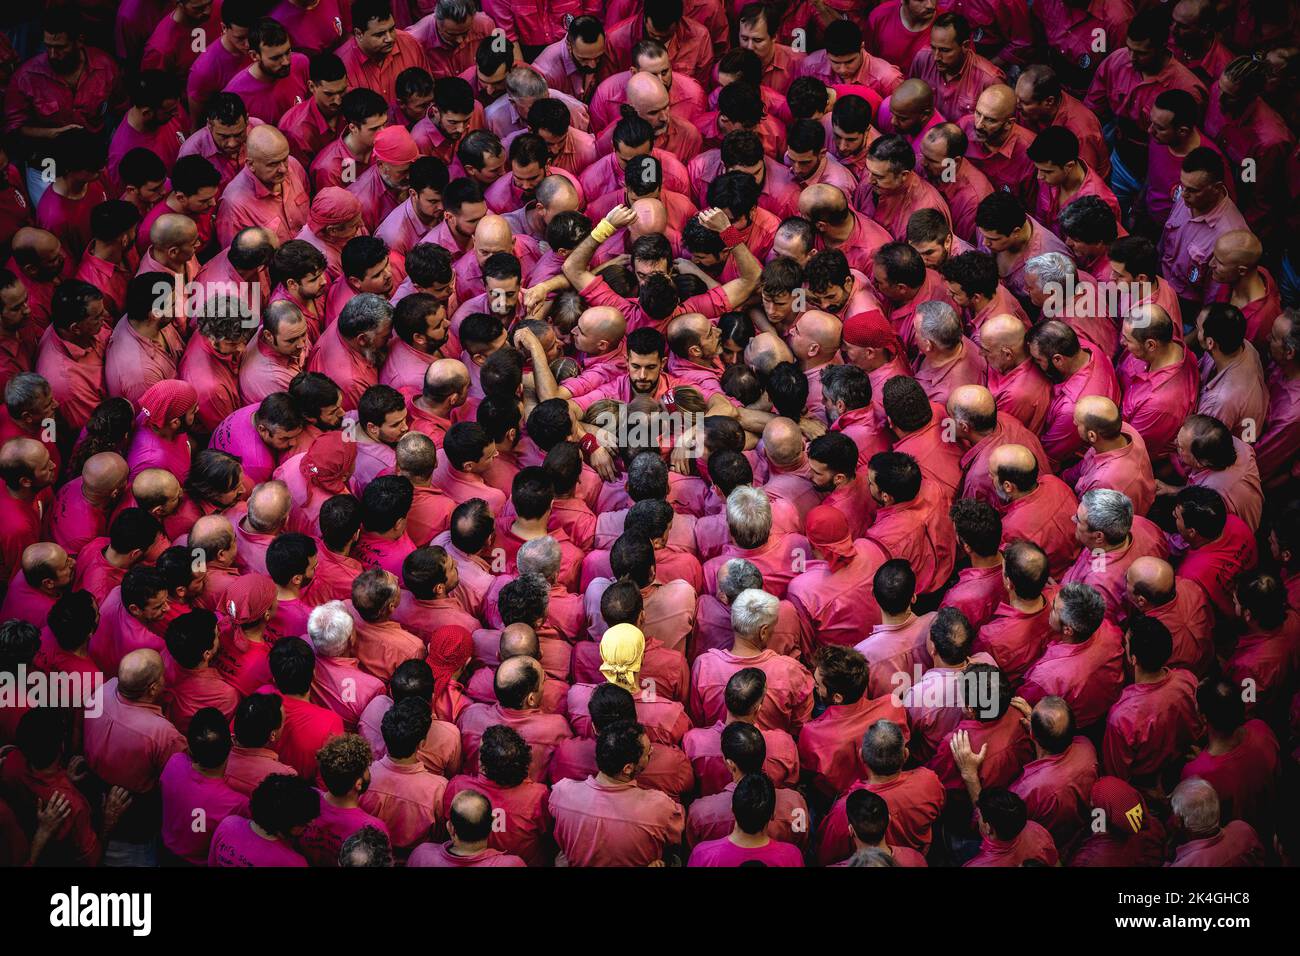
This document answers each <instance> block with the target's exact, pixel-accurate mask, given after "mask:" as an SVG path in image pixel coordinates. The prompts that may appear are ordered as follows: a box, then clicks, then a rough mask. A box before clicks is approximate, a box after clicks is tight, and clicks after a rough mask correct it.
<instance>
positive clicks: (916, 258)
mask: <svg viewBox="0 0 1300 956" xmlns="http://www.w3.org/2000/svg"><path fill="white" fill-rule="evenodd" d="M872 259H873V261H874V263H875V264H876V265H878V266H880V267H881V268H882V269H884V270H885V278H886V279H887V280H888V281H889V282H891V283H894V284H895V285H905V286H908V287H909V288H914V289H919V288H920V287H921V286H922V285H924V284H925V260H924V259H922V258H921V254H920V253H919V252H917V251H916V250H915V249H913V248H912V247H911V246H910V245H908V244H907V243H906V242H887V243H885V244H884V245H883V246H881V247H880V248H879V249H877V250H876V253H875V255H874V256H873V257H872Z"/></svg>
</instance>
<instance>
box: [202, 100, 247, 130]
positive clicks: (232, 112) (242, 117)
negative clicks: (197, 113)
mask: <svg viewBox="0 0 1300 956" xmlns="http://www.w3.org/2000/svg"><path fill="white" fill-rule="evenodd" d="M203 121H204V122H205V123H217V124H219V125H221V126H237V125H238V124H240V123H246V122H247V121H248V107H246V106H245V105H244V100H243V98H242V97H241V96H240V95H239V94H238V93H225V92H222V93H213V94H212V97H211V98H210V99H209V100H208V105H207V107H206V108H205V109H204V111H203Z"/></svg>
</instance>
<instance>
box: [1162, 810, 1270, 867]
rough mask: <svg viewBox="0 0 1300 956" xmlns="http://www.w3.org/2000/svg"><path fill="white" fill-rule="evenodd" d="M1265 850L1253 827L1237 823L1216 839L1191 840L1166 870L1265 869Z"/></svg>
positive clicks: (1219, 834)
mask: <svg viewBox="0 0 1300 956" xmlns="http://www.w3.org/2000/svg"><path fill="white" fill-rule="evenodd" d="M1264 859H1265V857H1264V846H1263V844H1261V843H1260V842H1259V836H1258V834H1256V833H1255V831H1254V829H1253V828H1252V827H1251V826H1250V824H1249V823H1246V822H1244V821H1242V820H1233V821H1231V822H1229V823H1227V824H1225V825H1224V826H1223V827H1222V829H1220V830H1219V831H1218V832H1217V833H1215V834H1214V836H1211V837H1205V838H1204V839H1200V840H1188V841H1187V842H1186V843H1184V844H1183V845H1182V846H1180V847H1179V848H1178V852H1177V854H1176V855H1175V856H1174V861H1173V862H1172V863H1166V864H1165V866H1197V867H1205V866H1214V867H1231V866H1263V865H1264Z"/></svg>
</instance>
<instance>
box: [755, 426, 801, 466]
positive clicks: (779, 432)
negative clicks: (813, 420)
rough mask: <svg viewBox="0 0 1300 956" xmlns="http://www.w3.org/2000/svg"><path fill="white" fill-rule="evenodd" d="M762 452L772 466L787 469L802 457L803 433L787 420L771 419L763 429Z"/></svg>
mask: <svg viewBox="0 0 1300 956" xmlns="http://www.w3.org/2000/svg"><path fill="white" fill-rule="evenodd" d="M763 450H764V451H765V452H766V453H767V457H768V459H769V460H770V461H771V462H772V464H774V465H781V466H785V467H789V466H791V465H794V464H797V463H798V461H799V459H800V458H801V457H803V451H804V445H803V432H801V431H800V430H799V423H798V422H796V421H794V420H793V419H789V418H781V417H779V416H778V417H777V418H773V419H772V420H771V421H769V422H768V423H767V425H765V426H764V428H763Z"/></svg>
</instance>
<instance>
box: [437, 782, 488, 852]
mask: <svg viewBox="0 0 1300 956" xmlns="http://www.w3.org/2000/svg"><path fill="white" fill-rule="evenodd" d="M450 810H451V819H450V820H448V821H447V822H448V824H449V827H450V829H451V830H452V832H453V833H455V828H456V826H457V824H459V826H460V828H461V829H462V830H465V831H467V832H466V833H463V834H462V833H455V836H456V839H457V840H459V841H462V842H466V843H477V842H479V841H477V840H474V839H471V838H472V837H474V836H477V835H478V834H479V833H480V832H486V831H488V830H490V828H491V823H490V821H489V819H488V818H489V817H491V816H492V801H490V800H489V799H488V798H487V797H485V796H483V794H481V793H479V792H478V791H477V790H462V791H460V793H458V794H456V796H454V797H452V798H451V806H450Z"/></svg>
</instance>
